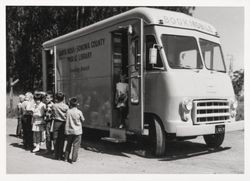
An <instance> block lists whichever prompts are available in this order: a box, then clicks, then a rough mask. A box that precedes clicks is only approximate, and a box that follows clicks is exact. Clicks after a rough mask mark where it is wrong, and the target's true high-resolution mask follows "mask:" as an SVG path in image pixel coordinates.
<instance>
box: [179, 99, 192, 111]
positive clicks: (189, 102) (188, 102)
mask: <svg viewBox="0 0 250 181" xmlns="http://www.w3.org/2000/svg"><path fill="white" fill-rule="evenodd" d="M182 106H183V108H185V109H186V110H187V111H191V109H192V108H193V103H192V100H191V99H184V100H183V102H182Z"/></svg>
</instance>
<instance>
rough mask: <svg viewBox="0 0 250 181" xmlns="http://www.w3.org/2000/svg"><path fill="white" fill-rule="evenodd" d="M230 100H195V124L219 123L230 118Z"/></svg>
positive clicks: (193, 115)
mask: <svg viewBox="0 0 250 181" xmlns="http://www.w3.org/2000/svg"><path fill="white" fill-rule="evenodd" d="M229 108H230V107H229V102H228V101H227V100H194V101H193V114H192V117H193V121H194V124H202V123H217V122H223V121H225V120H229V119H230V109H229Z"/></svg>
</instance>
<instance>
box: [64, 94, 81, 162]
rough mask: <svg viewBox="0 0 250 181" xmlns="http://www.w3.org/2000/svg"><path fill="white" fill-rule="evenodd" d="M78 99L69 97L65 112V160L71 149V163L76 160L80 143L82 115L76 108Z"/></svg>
mask: <svg viewBox="0 0 250 181" xmlns="http://www.w3.org/2000/svg"><path fill="white" fill-rule="evenodd" d="M77 105H78V101H77V99H76V98H75V97H73V98H71V99H70V109H69V110H68V111H67V113H66V124H65V134H66V135H67V147H66V151H65V158H64V159H65V161H69V162H70V159H69V155H70V152H71V147H72V146H73V149H72V152H73V153H72V160H71V163H73V162H76V160H77V157H78V150H79V147H80V144H81V135H82V123H83V121H84V117H83V114H82V112H81V111H80V110H79V109H77Z"/></svg>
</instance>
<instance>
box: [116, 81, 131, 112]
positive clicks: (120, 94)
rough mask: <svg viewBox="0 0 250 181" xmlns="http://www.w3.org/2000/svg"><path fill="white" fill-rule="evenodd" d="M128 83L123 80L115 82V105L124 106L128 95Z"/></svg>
mask: <svg viewBox="0 0 250 181" xmlns="http://www.w3.org/2000/svg"><path fill="white" fill-rule="evenodd" d="M128 90H129V88H128V84H127V83H124V82H118V83H117V84H116V94H117V99H118V100H117V104H116V107H117V108H119V107H126V101H127V96H128Z"/></svg>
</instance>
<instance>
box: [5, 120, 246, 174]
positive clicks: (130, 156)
mask: <svg viewBox="0 0 250 181" xmlns="http://www.w3.org/2000/svg"><path fill="white" fill-rule="evenodd" d="M6 125H7V135H6V139H7V140H6V144H7V145H6V157H7V158H6V159H7V160H6V163H7V165H6V172H7V174H22V173H23V174H36V173H40V174H41V173H42V174H44V173H45V174H46V173H47V174H51V173H52V174H58V173H60V174H64V173H67V174H71V173H72V174H73V173H82V174H84V173H95V174H98V173H116V174H117V173H118V174H119V173H138V174H142V173H163V174H182V173H183V174H204V173H217V174H221V173H223V174H225V173H226V174H234V173H235V174H243V173H244V131H236V132H230V133H228V134H226V137H225V141H224V143H223V145H222V147H220V148H219V149H217V150H211V149H208V148H207V147H206V145H205V144H204V141H203V138H202V137H198V138H196V139H193V140H190V141H184V142H171V143H168V144H167V148H168V150H167V151H166V156H164V157H162V158H154V157H152V156H151V155H148V154H146V152H145V150H144V149H143V146H141V145H140V144H137V143H123V144H115V143H109V142H107V141H103V140H96V139H90V138H86V139H84V142H83V145H82V147H81V148H80V151H79V160H78V161H77V162H76V163H74V164H70V163H68V162H63V161H58V160H54V159H53V157H52V156H51V155H46V154H45V145H43V146H42V150H41V151H40V152H39V153H36V154H35V153H31V152H30V151H26V150H24V149H23V147H22V140H21V139H20V138H17V137H16V136H15V135H14V134H15V129H16V120H15V119H7V124H6Z"/></svg>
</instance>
